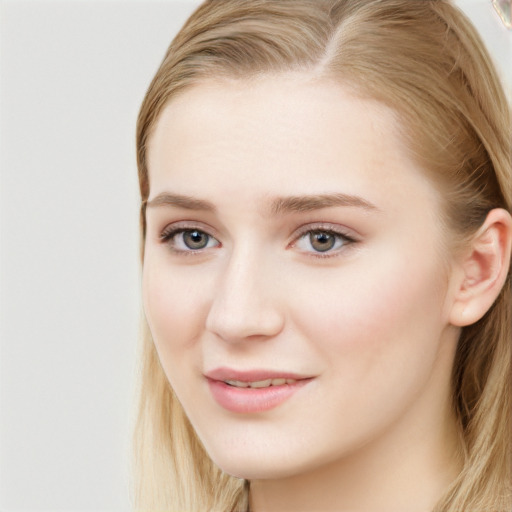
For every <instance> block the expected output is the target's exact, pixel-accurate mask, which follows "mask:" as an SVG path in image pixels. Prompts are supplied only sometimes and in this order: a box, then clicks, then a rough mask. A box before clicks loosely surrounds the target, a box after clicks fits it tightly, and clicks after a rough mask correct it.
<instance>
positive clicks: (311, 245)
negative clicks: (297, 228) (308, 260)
mask: <svg viewBox="0 0 512 512" xmlns="http://www.w3.org/2000/svg"><path fill="white" fill-rule="evenodd" d="M353 242H355V240H354V239H353V238H351V237H349V236H347V235H344V234H343V233H339V232H336V231H333V230H328V229H312V230H309V231H306V232H305V233H303V234H302V235H300V236H299V238H298V239H297V241H296V242H295V243H294V244H293V246H294V247H296V248H298V249H299V250H301V251H304V252H310V253H311V252H312V253H318V254H319V255H320V254H325V255H326V256H327V255H330V253H336V252H337V251H338V250H340V249H342V248H344V247H345V246H346V245H349V244H351V243H353Z"/></svg>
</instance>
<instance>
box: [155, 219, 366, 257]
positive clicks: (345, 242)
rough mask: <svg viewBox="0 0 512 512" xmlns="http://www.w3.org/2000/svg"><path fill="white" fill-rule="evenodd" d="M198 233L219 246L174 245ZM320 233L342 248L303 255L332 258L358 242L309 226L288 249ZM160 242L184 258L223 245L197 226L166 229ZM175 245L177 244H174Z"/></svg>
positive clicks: (322, 227) (338, 232) (329, 229)
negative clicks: (180, 246) (182, 237)
mask: <svg viewBox="0 0 512 512" xmlns="http://www.w3.org/2000/svg"><path fill="white" fill-rule="evenodd" d="M194 231H195V232H197V233H200V234H202V235H206V236H207V237H208V242H207V245H208V244H209V243H210V242H211V241H212V240H214V241H216V242H217V245H215V246H213V247H208V246H206V247H204V248H198V249H192V248H190V247H189V248H188V249H181V248H180V249H177V248H176V247H175V246H174V245H173V239H174V238H175V237H177V236H178V235H183V234H185V233H192V232H194ZM314 233H318V234H325V235H328V236H332V237H334V239H335V244H339V243H340V242H341V247H338V248H336V249H335V250H332V248H328V249H327V250H326V251H325V252H322V251H315V250H314V249H313V250H311V251H301V252H303V253H306V254H308V255H309V256H311V257H313V258H332V257H335V256H337V255H339V253H340V252H342V251H344V250H346V249H347V246H349V245H352V244H354V243H357V240H356V239H355V238H354V237H352V236H350V235H348V234H347V233H345V232H343V230H340V229H339V228H338V229H333V227H332V226H331V225H329V226H325V225H313V226H312V225H308V226H307V227H304V228H301V230H299V231H298V232H296V233H294V235H293V236H294V238H293V241H292V242H291V243H290V244H289V245H288V247H292V248H293V247H297V245H298V244H299V243H300V242H301V241H302V240H304V239H306V237H307V236H308V235H309V236H310V237H311V235H312V234H314ZM160 241H161V242H162V243H165V244H168V245H169V247H170V249H171V250H172V251H173V252H174V253H177V254H179V255H183V256H195V255H199V254H202V253H203V251H205V250H207V249H211V248H217V247H221V246H222V244H221V243H220V242H219V241H218V240H217V239H216V238H215V237H214V236H212V235H210V234H209V233H208V232H207V231H206V230H204V229H201V228H199V227H197V226H190V227H189V226H179V227H172V226H171V227H170V228H166V229H165V230H164V231H163V232H162V233H161V234H160ZM174 243H175V242H174ZM182 244H183V245H186V244H185V242H183V241H182Z"/></svg>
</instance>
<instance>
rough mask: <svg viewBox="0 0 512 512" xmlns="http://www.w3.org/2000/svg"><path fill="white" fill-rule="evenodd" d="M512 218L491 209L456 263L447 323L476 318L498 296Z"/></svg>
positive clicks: (460, 323) (459, 323)
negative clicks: (454, 285)
mask: <svg viewBox="0 0 512 512" xmlns="http://www.w3.org/2000/svg"><path fill="white" fill-rule="evenodd" d="M511 247H512V217H511V216H510V214H509V213H508V212H507V211H506V210H503V209H501V208H496V209H494V210H491V211H490V212H489V214H488V215H487V218H486V220H485V222H484V224H483V225H482V226H481V227H480V229H479V230H478V231H477V233H476V234H475V236H474V237H473V239H472V241H471V243H470V246H469V247H468V250H467V251H466V252H465V255H464V257H462V259H461V261H460V263H459V264H458V265H459V266H460V270H461V271H460V272H458V273H457V276H458V282H457V283H456V291H455V296H454V301H453V303H452V308H451V312H450V323H451V324H452V325H455V326H457V327H464V326H466V325H471V324H473V323H475V322H477V321H478V320H480V319H481V318H482V317H483V316H484V315H485V313H486V312H487V311H488V310H489V308H490V307H491V306H492V304H493V303H494V301H495V300H496V298H497V297H498V295H499V293H500V291H501V289H502V287H503V285H504V283H505V280H506V278H507V274H508V271H509V268H510V256H511V254H510V253H511V250H512V249H511Z"/></svg>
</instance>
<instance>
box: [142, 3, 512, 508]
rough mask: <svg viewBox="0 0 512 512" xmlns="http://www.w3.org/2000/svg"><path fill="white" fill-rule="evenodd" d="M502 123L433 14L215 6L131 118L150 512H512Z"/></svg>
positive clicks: (322, 6) (507, 167)
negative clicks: (134, 132)
mask: <svg viewBox="0 0 512 512" xmlns="http://www.w3.org/2000/svg"><path fill="white" fill-rule="evenodd" d="M510 140H511V117H510V110H509V107H508V105H507V102H506V98H505V96H504V93H503V90H502V88H501V86H500V84H499V82H498V79H497V77H496V73H495V70H494V69H493V67H492V65H491V63H490V59H489V56H488V54H487V53H486V51H485V49H484V47H483V45H482V42H481V41H480V39H479V37H478V36H477V34H476V33H475V30H474V28H473V27H472V26H471V25H470V23H469V22H468V21H467V19H466V18H465V17H464V15H463V14H461V12H460V11H458V10H457V9H456V8H455V7H453V6H452V5H451V4H450V3H449V2H448V1H445V0H423V1H414V2H412V1H411V0H293V1H292V0H290V1H276V0H247V1H240V0H222V1H218V0H211V1H207V2H205V3H204V4H203V5H202V6H201V7H200V8H199V9H198V10H197V11H196V12H195V13H194V14H193V15H192V17H191V18H190V19H189V21H188V22H187V23H186V25H185V26H184V27H183V29H182V30H181V32H180V33H179V34H178V36H177V37H176V38H175V39H174V41H173V42H172V43H171V46H170V47H169V50H168V52H167V55H166V56H165V58H164V61H163V62H162V65H161V67H160V69H159V70H158V72H157V74H156V76H155V78H154V80H153V82H152V83H151V85H150V87H149V90H148V92H147V95H146V98H145V100H144V103H143V105H142V108H141V112H140V117H139V122H138V132H137V148H138V165H139V177H140V190H141V196H142V210H141V226H142V240H143V299H144V310H145V318H146V320H147V327H148V329H146V335H145V339H144V348H143V350H144V356H143V369H142V388H141V398H140V410H139V419H138V424H137V429H136V455H137V459H136V469H137V488H136V501H137V503H136V508H137V510H144V511H206V510H208V511H213V510H214V511H224V512H228V511H247V510H251V511H252V512H272V511H285V510H290V511H294V512H298V511H331V510H332V511H351V512H352V511H358V512H363V511H364V512H372V511H378V512H420V511H421V512H427V511H433V510H435V511H436V512H463V511H464V512H505V511H507V512H510V510H512V498H511V485H510V483H511V467H510V466H511V424H510V394H511V389H510V385H511V369H510V362H511V345H512V339H511V314H510V313H511V289H510V285H511V275H510V253H511V239H512V220H511V215H510V211H511V205H512V177H511V176H512V171H511V154H510V152H511V148H510Z"/></svg>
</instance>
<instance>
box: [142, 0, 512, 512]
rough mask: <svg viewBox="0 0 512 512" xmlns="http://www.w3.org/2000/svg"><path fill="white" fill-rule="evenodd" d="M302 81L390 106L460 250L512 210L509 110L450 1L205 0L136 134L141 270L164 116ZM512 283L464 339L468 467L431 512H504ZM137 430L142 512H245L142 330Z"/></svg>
mask: <svg viewBox="0 0 512 512" xmlns="http://www.w3.org/2000/svg"><path fill="white" fill-rule="evenodd" d="M297 70H299V71H305V72H310V73H314V74H315V75H317V76H320V77H326V78H330V79H332V78H334V79H336V80H338V81H339V83H342V84H344V85H345V86H347V87H350V88H351V90H353V91H354V92H355V93H356V94H360V95H362V96H365V97H369V98H374V99H377V100H379V101H382V102H383V103H385V104H386V105H388V106H390V107H391V108H393V109H394V110H395V111H396V112H397V114H398V115H399V116H400V118H401V120H402V127H403V134H402V135H403V137H404V138H405V140H406V141H407V145H408V148H409V150H410V151H411V154H412V155H413V157H414V158H415V159H416V161H417V162H418V163H419V164H420V165H421V166H422V168H423V169H424V170H425V172H426V173H427V175H429V176H431V177H432V181H433V183H435V184H436V186H438V187H439V189H440V190H441V191H442V194H443V197H444V198H445V211H444V212H443V216H442V219H443V221H444V222H445V223H446V225H447V228H448V229H450V232H451V233H453V240H454V241H455V242H456V243H463V242H464V240H465V239H467V238H468V237H469V236H471V234H472V233H474V232H475V230H476V229H477V228H478V227H479V226H480V225H481V223H482V222H483V220H484V219H485V216H486V214H487V213H488V212H489V210H491V209H492V208H496V207H500V208H505V209H507V210H508V211H509V212H510V211H511V206H512V169H511V165H512V164H511V135H512V128H511V125H512V122H511V114H510V108H509V106H508V104H507V100H506V97H505V94H504V92H503V89H502V87H501V85H500V83H499V80H498V78H497V76H496V71H495V69H494V68H493V66H492V63H491V59H490V57H489V55H488V54H487V51H486V50H485V48H484V45H483V44H482V41H481V40H480V38H479V36H478V35H477V33H476V31H475V29H474V28H473V26H472V25H471V23H470V22H469V21H468V20H467V19H466V17H465V16H464V15H463V14H462V13H461V12H460V11H459V10H458V9H456V8H455V7H454V6H452V5H451V3H450V2H449V1H448V0H421V1H418V0H416V1H411V0H208V1H206V2H204V3H203V4H202V5H201V6H200V7H199V8H198V9H197V10H196V12H195V13H194V14H193V15H192V16H191V17H190V19H189V20H188V21H187V23H186V24H185V26H184V27H183V28H182V30H181V31H180V32H179V34H178V35H177V36H176V38H175V39H174V40H173V41H172V43H171V45H170V47H169V49H168V51H167V54H166V56H165V58H164V60H163V62H162V64H161V66H160V68H159V70H158V72H157V73H156V76H155V77H154V79H153V81H152V83H151V85H150V87H149V89H148V91H147V94H146V97H145V99H144V102H143V104H142V107H141V110H140V114H139V119H138V126H137V158H138V168H139V180H140V191H141V199H142V207H141V235H142V259H143V258H144V251H143V244H144V238H145V205H146V200H147V198H148V194H149V187H150V182H149V176H148V169H147V164H146V149H147V142H148V139H149V137H150V136H151V133H152V129H153V128H154V126H155V122H156V120H157V119H158V116H159V114H160V112H161V111H162V108H163V107H164V106H165V105H166V104H167V103H168V102H169V101H170V100H171V99H172V98H173V97H175V96H176V95H177V94H179V93H181V92H182V91H186V90H187V89H188V88H190V87H192V86H193V85H194V84H197V83H200V82H202V81H207V80H209V79H210V78H212V77H229V78H243V79H247V78H250V77H251V76H255V75H258V74H262V73H264V74H274V73H280V72H286V71H297ZM511 308H512V300H511V276H510V271H509V275H508V279H507V281H506V284H505V286H504V288H503V289H502V291H501V293H500V295H499V297H498V299H497V300H496V302H495V303H494V305H493V306H492V307H491V309H490V310H489V312H488V313H487V314H486V315H485V317H484V318H482V319H481V320H480V321H479V322H477V323H476V324H474V325H471V326H469V327H467V328H464V329H463V331H462V335H461V338H460V341H459V346H458V352H457V356H456V361H455V365H454V370H453V405H454V408H455V410H456V413H457V418H458V421H459V427H460V434H461V439H462V440H463V446H464V458H465V460H464V467H463V469H462V472H461V473H460V475H459V477H458V478H457V480H456V481H455V482H454V483H453V485H452V486H451V487H450V489H449V490H448V491H447V493H446V495H445V496H444V497H443V498H442V499H441V501H440V502H439V503H438V505H437V507H436V509H435V511H436V512H463V511H464V512H505V511H507V512H510V510H512V497H511V495H512V493H511V454H512V453H511V452H512V450H511V423H510V413H511V398H510V396H511V382H512V378H511V357H512V353H511V348H512V333H511V329H512V317H511V316H512V315H511ZM141 364H142V367H141V388H140V399H139V413H138V420H137V425H136V429H135V474H136V477H135V501H136V509H137V510H144V511H161V512H163V511H169V512H171V511H202V510H216V511H223V512H228V511H229V512H231V511H240V512H241V511H246V510H247V507H248V483H247V482H245V481H243V480H239V479H236V478H233V477H231V476H229V475H226V474H224V473H223V472H222V471H221V470H220V469H219V468H217V467H216V466H215V465H214V464H213V462H212V461H211V460H210V458H209V457H208V455H207V454H206V452H205V450H204V449H203V447H202V446H201V443H200V442H199V440H198V439H197V437H196V435H195V433H194V430H193V428H192V427H191V425H190V423H189V422H188V420H187V418H186V416H185V414H184V412H183V409H182V407H181V405H180V404H179V402H178V400H177V399H176V397H175V395H174V393H173V391H172V389H171V387H170V385H169V383H168V381H167V378H166V376H165V374H164V372H163V370H162V368H161V366H160V362H159V360H158V356H157V353H156V350H155V347H154V344H153V342H152V339H151V334H150V332H149V329H148V327H147V325H146V324H145V322H144V335H143V347H142V362H141Z"/></svg>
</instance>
